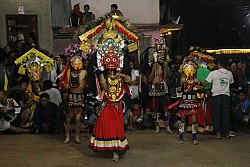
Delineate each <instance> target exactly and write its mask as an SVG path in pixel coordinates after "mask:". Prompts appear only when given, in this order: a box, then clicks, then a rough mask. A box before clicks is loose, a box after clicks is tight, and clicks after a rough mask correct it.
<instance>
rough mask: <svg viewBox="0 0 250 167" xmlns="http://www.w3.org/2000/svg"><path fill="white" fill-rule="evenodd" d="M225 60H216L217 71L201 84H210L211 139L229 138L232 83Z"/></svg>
mask: <svg viewBox="0 0 250 167" xmlns="http://www.w3.org/2000/svg"><path fill="white" fill-rule="evenodd" d="M226 62H227V61H226V59H221V60H218V62H217V67H218V69H217V70H215V71H212V72H211V73H210V74H209V75H208V76H207V78H206V80H205V81H204V82H203V83H202V84H203V86H206V85H207V84H208V83H212V89H211V92H212V98H211V116H212V123H213V131H214V132H215V134H214V135H213V136H211V138H212V139H221V133H224V135H225V138H227V139H228V138H229V120H230V89H229V88H230V84H232V83H233V82H234V79H233V75H232V73H231V72H230V71H228V70H226V69H225V67H226V65H227V63H226Z"/></svg>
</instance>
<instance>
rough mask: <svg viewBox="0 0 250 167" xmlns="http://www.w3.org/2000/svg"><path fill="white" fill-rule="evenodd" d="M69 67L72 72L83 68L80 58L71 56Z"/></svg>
mask: <svg viewBox="0 0 250 167" xmlns="http://www.w3.org/2000/svg"><path fill="white" fill-rule="evenodd" d="M71 66H72V68H73V69H74V70H76V71H79V70H81V69H82V67H83V62H82V59H81V57H80V56H73V57H72V59H71Z"/></svg>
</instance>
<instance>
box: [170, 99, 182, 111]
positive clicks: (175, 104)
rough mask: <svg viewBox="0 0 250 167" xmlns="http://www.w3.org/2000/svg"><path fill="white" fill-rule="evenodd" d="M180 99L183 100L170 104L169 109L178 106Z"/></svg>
mask: <svg viewBox="0 0 250 167" xmlns="http://www.w3.org/2000/svg"><path fill="white" fill-rule="evenodd" d="M180 101H181V99H180V100H178V101H177V102H175V103H173V104H171V105H169V106H168V109H172V108H174V107H175V106H177V105H178V104H179V103H180Z"/></svg>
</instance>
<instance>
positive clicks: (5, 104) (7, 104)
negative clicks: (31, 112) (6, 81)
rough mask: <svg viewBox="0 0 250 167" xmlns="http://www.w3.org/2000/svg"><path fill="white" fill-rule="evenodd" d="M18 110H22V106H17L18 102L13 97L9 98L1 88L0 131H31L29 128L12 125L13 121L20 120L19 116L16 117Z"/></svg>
mask: <svg viewBox="0 0 250 167" xmlns="http://www.w3.org/2000/svg"><path fill="white" fill-rule="evenodd" d="M13 110H14V112H13ZM18 112H20V108H17V103H16V102H15V101H14V100H13V99H12V100H11V99H8V100H7V96H6V94H5V92H4V91H3V90H0V131H8V132H11V133H28V132H29V129H22V128H17V127H15V126H14V125H11V123H14V122H15V121H16V120H18V118H16V114H17V113H18ZM7 119H8V120H7Z"/></svg>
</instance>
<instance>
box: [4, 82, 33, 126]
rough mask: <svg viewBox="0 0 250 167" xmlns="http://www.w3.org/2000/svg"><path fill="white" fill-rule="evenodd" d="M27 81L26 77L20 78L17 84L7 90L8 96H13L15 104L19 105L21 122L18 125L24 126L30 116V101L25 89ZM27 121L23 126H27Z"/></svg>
mask: <svg viewBox="0 0 250 167" xmlns="http://www.w3.org/2000/svg"><path fill="white" fill-rule="evenodd" d="M28 84H29V81H28V80H27V79H21V80H20V82H19V84H18V85H16V86H14V87H12V88H10V89H9V90H8V96H7V97H8V98H13V99H14V100H15V101H16V102H17V104H18V105H19V106H20V107H21V118H22V123H21V124H20V126H19V127H22V126H24V125H25V124H26V123H28V120H29V118H30V116H31V111H30V107H31V106H32V101H31V100H30V99H29V98H28V97H27V94H26V90H27V87H28ZM29 124H30V123H28V124H27V125H25V126H28V125H29Z"/></svg>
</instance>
